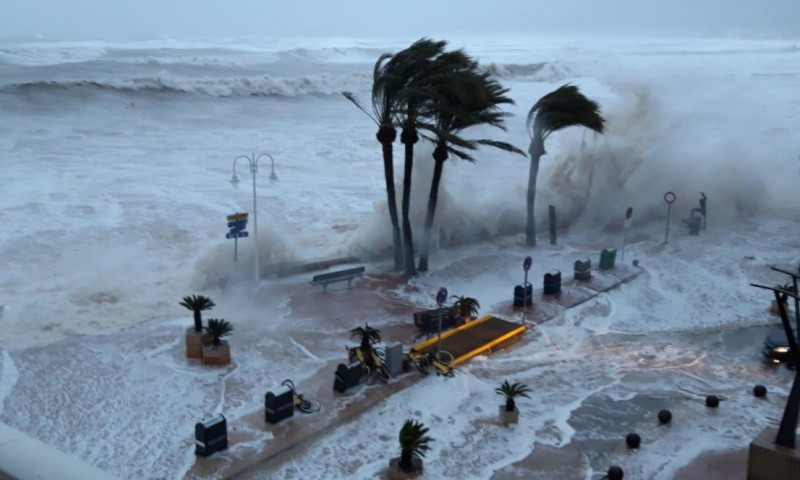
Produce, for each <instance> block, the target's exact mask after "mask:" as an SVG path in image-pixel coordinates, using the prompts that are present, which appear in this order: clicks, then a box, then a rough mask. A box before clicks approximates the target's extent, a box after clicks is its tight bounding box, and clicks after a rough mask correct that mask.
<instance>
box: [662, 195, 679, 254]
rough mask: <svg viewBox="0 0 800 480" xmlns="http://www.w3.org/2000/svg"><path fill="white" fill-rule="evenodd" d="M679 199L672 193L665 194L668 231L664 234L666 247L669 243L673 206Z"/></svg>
mask: <svg viewBox="0 0 800 480" xmlns="http://www.w3.org/2000/svg"><path fill="white" fill-rule="evenodd" d="M676 198H677V197H676V196H675V194H674V193H672V192H667V193H665V194H664V201H665V202H667V230H666V232H664V244H665V245H666V244H667V243H669V217H670V214H671V213H672V204H673V203H675V199H676Z"/></svg>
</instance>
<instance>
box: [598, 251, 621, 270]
mask: <svg viewBox="0 0 800 480" xmlns="http://www.w3.org/2000/svg"><path fill="white" fill-rule="evenodd" d="M616 259H617V249H616V248H606V249H604V250H603V251H602V252H600V265H598V268H599V269H600V270H611V269H613V268H614V262H615V261H616Z"/></svg>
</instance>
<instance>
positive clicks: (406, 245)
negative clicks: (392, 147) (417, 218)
mask: <svg viewBox="0 0 800 480" xmlns="http://www.w3.org/2000/svg"><path fill="white" fill-rule="evenodd" d="M418 140H419V137H418V136H417V130H416V129H415V128H414V127H408V126H406V127H404V128H403V132H402V133H401V134H400V141H401V142H402V143H403V145H404V146H405V166H404V169H403V264H404V265H405V271H404V272H403V273H404V275H406V276H412V275H414V274H416V273H417V271H416V268H415V266H414V236H413V234H412V232H411V220H410V219H409V215H410V212H409V210H410V209H411V173H412V170H413V169H414V144H415V143H417V141H418Z"/></svg>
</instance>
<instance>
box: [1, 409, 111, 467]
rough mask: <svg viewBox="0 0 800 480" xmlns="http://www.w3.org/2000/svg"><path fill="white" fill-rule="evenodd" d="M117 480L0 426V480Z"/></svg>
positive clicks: (16, 431) (48, 446)
mask: <svg viewBox="0 0 800 480" xmlns="http://www.w3.org/2000/svg"><path fill="white" fill-rule="evenodd" d="M72 478H74V479H81V480H118V479H117V477H115V476H113V475H111V474H108V473H106V472H104V471H102V470H100V469H98V468H96V467H93V466H91V465H89V464H88V463H86V462H84V461H82V460H80V459H78V458H75V457H73V456H71V455H68V454H66V453H64V452H62V451H61V450H58V449H57V448H55V447H51V446H50V445H47V444H45V443H43V442H40V441H39V440H36V439H35V438H33V437H31V436H29V435H27V434H25V433H22V432H20V431H18V430H15V429H13V428H11V427H9V426H8V425H6V424H4V423H0V480H65V479H72Z"/></svg>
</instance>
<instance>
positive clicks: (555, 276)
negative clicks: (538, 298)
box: [542, 270, 561, 295]
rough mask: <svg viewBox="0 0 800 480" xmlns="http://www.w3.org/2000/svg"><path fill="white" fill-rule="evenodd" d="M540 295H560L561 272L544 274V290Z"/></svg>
mask: <svg viewBox="0 0 800 480" xmlns="http://www.w3.org/2000/svg"><path fill="white" fill-rule="evenodd" d="M542 293H544V294H545V295H555V294H558V293H561V271H559V270H553V271H552V272H549V273H545V274H544V290H543V291H542Z"/></svg>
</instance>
